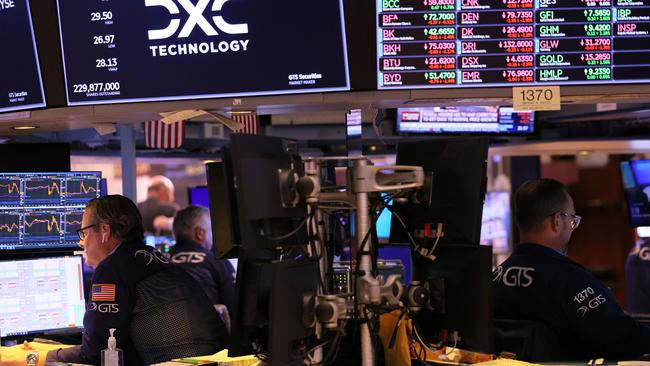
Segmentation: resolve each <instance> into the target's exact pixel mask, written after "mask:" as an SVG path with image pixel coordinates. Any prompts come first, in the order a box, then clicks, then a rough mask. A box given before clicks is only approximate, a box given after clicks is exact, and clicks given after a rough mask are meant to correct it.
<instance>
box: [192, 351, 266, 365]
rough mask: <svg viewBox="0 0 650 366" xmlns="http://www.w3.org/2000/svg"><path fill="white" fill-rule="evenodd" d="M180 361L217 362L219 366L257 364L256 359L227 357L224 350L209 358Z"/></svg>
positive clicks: (253, 357) (250, 357) (226, 352)
mask: <svg viewBox="0 0 650 366" xmlns="http://www.w3.org/2000/svg"><path fill="white" fill-rule="evenodd" d="M182 360H196V361H209V362H218V363H219V366H254V365H257V364H259V362H260V361H259V360H258V359H257V357H255V356H253V355H250V356H240V357H228V350H227V349H224V350H222V351H219V352H217V353H215V354H213V355H210V356H198V357H187V358H183V359H182Z"/></svg>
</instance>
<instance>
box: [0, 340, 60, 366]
mask: <svg viewBox="0 0 650 366" xmlns="http://www.w3.org/2000/svg"><path fill="white" fill-rule="evenodd" d="M29 346H30V349H25V348H24V346H23V345H22V344H18V345H15V346H11V347H1V349H0V353H1V354H2V366H19V365H20V366H24V365H25V364H26V361H25V358H26V357H27V355H28V354H30V353H32V352H38V366H44V365H45V356H47V353H48V352H49V351H51V350H55V349H59V348H68V347H73V346H69V345H66V344H49V343H40V342H30V343H29Z"/></svg>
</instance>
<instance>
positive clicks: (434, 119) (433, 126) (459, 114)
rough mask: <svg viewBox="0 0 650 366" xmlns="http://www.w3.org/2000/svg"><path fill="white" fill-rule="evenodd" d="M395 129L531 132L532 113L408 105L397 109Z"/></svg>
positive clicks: (532, 124)
mask: <svg viewBox="0 0 650 366" xmlns="http://www.w3.org/2000/svg"><path fill="white" fill-rule="evenodd" d="M397 130H398V131H399V132H412V133H486V134H532V133H534V132H535V112H530V111H526V112H523V111H521V112H515V111H514V110H513V109H512V107H497V106H473V107H464V106H460V107H428V108H427V107H408V108H398V109H397Z"/></svg>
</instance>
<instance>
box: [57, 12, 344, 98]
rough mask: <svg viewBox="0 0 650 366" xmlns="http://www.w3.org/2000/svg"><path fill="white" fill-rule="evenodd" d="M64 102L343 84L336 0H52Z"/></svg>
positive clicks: (202, 95) (289, 90)
mask: <svg viewBox="0 0 650 366" xmlns="http://www.w3.org/2000/svg"><path fill="white" fill-rule="evenodd" d="M57 3H58V10H59V24H60V33H61V44H62V50H63V58H64V69H65V70H64V71H65V77H66V87H67V98H68V104H69V105H80V104H101V103H121V102H141V101H161V100H172V99H196V98H216V97H226V96H247V95H266V94H285V93H306V92H310V93H311V92H321V91H340V90H349V75H348V65H347V50H346V41H345V29H344V22H343V7H342V0H324V1H303V0H286V1H281V2H277V1H266V0H247V1H240V0H237V1H235V0H198V1H187V0H140V1H107V0H91V1H78V0H58V1H57Z"/></svg>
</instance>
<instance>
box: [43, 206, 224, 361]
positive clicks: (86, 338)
mask: <svg viewBox="0 0 650 366" xmlns="http://www.w3.org/2000/svg"><path fill="white" fill-rule="evenodd" d="M78 233H79V237H80V239H81V240H80V242H79V245H80V246H81V247H82V248H83V249H84V257H85V260H86V263H87V264H88V265H89V266H91V267H93V268H95V273H94V275H93V279H92V288H91V291H90V296H89V297H90V298H89V299H88V302H87V306H86V313H85V315H84V322H83V323H84V330H83V338H82V344H81V345H78V346H76V347H72V348H64V349H58V350H54V351H50V352H48V354H47V361H48V362H49V361H59V362H74V363H84V364H93V365H98V364H100V355H101V350H103V349H105V348H106V346H107V339H108V337H109V329H110V328H116V331H115V335H116V338H117V347H118V348H121V349H122V350H123V352H124V364H125V365H129V366H131V365H145V364H149V363H154V362H161V361H165V360H171V359H173V358H178V357H186V356H198V355H207V354H213V353H214V352H217V351H219V350H220V349H222V348H223V346H224V345H225V344H226V342H227V339H226V338H227V333H226V331H225V326H224V324H223V322H222V321H221V320H220V318H219V316H218V314H217V313H216V311H215V310H214V308H213V307H212V305H211V304H210V303H209V301H208V299H207V297H206V296H205V295H204V294H203V293H202V291H201V290H200V287H199V285H198V284H197V283H196V282H195V281H194V280H193V279H192V278H191V277H190V276H189V275H188V274H187V273H185V272H184V271H182V270H181V269H179V268H178V267H176V266H173V265H171V264H169V262H168V260H167V259H166V258H165V257H164V256H163V255H162V254H160V253H159V252H156V251H154V250H152V248H149V247H147V246H145V245H144V235H143V233H144V229H143V226H142V217H141V216H140V213H139V212H138V209H137V207H136V206H135V204H134V203H133V202H132V201H131V200H129V199H128V198H126V197H124V196H120V195H110V196H105V197H100V198H97V199H93V200H91V201H90V202H89V203H88V204H87V206H86V209H85V210H84V214H83V218H82V225H81V228H80V229H79V230H78Z"/></svg>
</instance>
